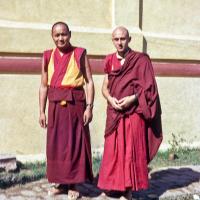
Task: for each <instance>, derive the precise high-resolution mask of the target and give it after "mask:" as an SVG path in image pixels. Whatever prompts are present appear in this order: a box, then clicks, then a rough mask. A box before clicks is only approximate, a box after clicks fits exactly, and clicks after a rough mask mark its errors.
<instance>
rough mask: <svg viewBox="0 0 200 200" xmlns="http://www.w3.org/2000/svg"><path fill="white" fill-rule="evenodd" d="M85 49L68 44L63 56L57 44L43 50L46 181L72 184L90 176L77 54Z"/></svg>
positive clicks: (79, 54) (86, 130)
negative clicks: (46, 73) (47, 105)
mask: <svg viewBox="0 0 200 200" xmlns="http://www.w3.org/2000/svg"><path fill="white" fill-rule="evenodd" d="M85 51H86V50H85V49H83V48H79V47H73V46H70V47H69V48H68V49H67V50H66V52H65V53H64V54H63V56H61V55H60V53H59V51H58V49H57V48H56V49H53V50H47V51H45V52H44V63H45V67H46V70H47V72H48V100H49V108H48V126H47V147H46V154H47V178H48V180H49V182H53V183H59V184H73V183H81V182H84V181H86V180H92V178H93V175H92V162H91V145H90V133H89V127H88V126H84V122H83V113H84V110H85V104H86V102H85V92H84V89H83V85H84V77H83V74H82V72H81V57H82V56H83V55H84V53H85ZM63 101H64V102H65V104H62V103H61V102H63Z"/></svg>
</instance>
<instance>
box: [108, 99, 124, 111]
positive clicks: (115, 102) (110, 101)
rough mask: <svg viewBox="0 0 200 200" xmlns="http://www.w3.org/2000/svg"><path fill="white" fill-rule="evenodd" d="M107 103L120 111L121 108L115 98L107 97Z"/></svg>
mask: <svg viewBox="0 0 200 200" xmlns="http://www.w3.org/2000/svg"><path fill="white" fill-rule="evenodd" d="M108 101H109V103H110V104H111V106H112V107H113V108H114V109H116V110H122V108H121V106H120V105H119V101H118V100H117V99H116V98H115V97H111V96H109V97H108Z"/></svg>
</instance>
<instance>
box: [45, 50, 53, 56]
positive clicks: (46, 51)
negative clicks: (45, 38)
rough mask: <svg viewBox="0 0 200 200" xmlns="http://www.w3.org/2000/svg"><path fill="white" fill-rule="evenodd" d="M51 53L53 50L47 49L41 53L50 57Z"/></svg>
mask: <svg viewBox="0 0 200 200" xmlns="http://www.w3.org/2000/svg"><path fill="white" fill-rule="evenodd" d="M52 51H53V49H47V50H45V51H44V52H43V55H44V56H48V55H51V53H52Z"/></svg>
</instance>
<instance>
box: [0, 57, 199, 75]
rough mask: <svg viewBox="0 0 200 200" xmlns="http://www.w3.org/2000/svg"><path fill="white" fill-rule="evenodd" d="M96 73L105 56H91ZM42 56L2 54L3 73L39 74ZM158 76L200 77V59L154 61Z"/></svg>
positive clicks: (0, 69)
mask: <svg viewBox="0 0 200 200" xmlns="http://www.w3.org/2000/svg"><path fill="white" fill-rule="evenodd" d="M89 61H90V64H91V68H92V71H93V73H94V74H103V73H104V72H103V57H100V58H97V57H92V56H90V57H89ZM41 63H42V58H41V57H39V56H35V57H33V56H31V57H28V56H24V57H22V56H20V57H17V56H0V73H1V74H39V73H40V72H41ZM153 67H154V71H155V74H156V76H169V77H200V61H199V62H198V61H195V62H193V61H190V62H189V61H185V62H184V61H181V62H179V61H173V60H171V61H162V60H159V61H153Z"/></svg>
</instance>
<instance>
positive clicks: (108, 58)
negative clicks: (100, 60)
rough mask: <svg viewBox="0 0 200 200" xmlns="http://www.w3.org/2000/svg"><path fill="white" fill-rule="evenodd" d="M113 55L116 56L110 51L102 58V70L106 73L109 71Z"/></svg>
mask: <svg viewBox="0 0 200 200" xmlns="http://www.w3.org/2000/svg"><path fill="white" fill-rule="evenodd" d="M114 57H116V53H111V54H108V55H107V56H106V57H105V59H104V72H105V73H106V74H108V73H110V72H111V69H112V63H113V58H114Z"/></svg>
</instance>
